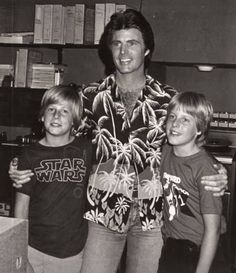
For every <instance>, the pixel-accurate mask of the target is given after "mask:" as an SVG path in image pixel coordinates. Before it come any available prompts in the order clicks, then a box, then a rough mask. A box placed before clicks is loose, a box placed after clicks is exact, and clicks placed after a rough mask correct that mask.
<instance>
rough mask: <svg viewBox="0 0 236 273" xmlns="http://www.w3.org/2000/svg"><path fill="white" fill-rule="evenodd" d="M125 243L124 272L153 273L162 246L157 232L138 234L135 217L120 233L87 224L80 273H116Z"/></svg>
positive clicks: (93, 224)
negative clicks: (125, 231)
mask: <svg viewBox="0 0 236 273" xmlns="http://www.w3.org/2000/svg"><path fill="white" fill-rule="evenodd" d="M131 217H132V216H131ZM126 241H127V255H126V270H125V272H126V273H144V272H145V273H156V272H157V269H158V264H159V258H160V255H161V249H162V246H163V240H162V234H161V230H159V229H152V230H149V231H142V228H141V223H140V219H139V217H135V220H134V221H133V223H132V224H131V225H130V228H129V230H128V232H127V233H124V234H120V233H117V232H114V231H112V230H109V229H107V228H106V227H103V226H101V225H99V224H96V223H93V222H89V233H88V238H87V242H86V245H85V248H84V257H83V263H82V268H81V272H80V273H116V271H117V268H118V265H119V262H120V259H121V256H122V252H123V250H124V247H125V243H126ZM122 273H124V272H122Z"/></svg>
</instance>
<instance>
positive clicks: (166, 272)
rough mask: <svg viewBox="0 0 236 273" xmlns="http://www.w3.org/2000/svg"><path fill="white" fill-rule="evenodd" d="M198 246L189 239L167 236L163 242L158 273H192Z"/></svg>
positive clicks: (196, 258) (198, 251)
mask: <svg viewBox="0 0 236 273" xmlns="http://www.w3.org/2000/svg"><path fill="white" fill-rule="evenodd" d="M199 253H200V247H198V246H197V245H196V244H194V243H193V242H191V241H189V240H181V239H173V238H168V239H167V240H166V242H165V243H164V247H163V249H162V254H161V258H160V264H159V270H158V273H194V272H195V271H196V267H197V263H198V258H199Z"/></svg>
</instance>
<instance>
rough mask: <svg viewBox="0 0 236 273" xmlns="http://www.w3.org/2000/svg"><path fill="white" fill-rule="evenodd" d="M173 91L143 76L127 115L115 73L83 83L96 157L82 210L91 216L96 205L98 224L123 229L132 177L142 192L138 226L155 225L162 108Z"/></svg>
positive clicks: (159, 196)
mask: <svg viewBox="0 0 236 273" xmlns="http://www.w3.org/2000/svg"><path fill="white" fill-rule="evenodd" d="M175 93H176V91H175V90H174V89H173V88H172V87H169V86H166V85H162V84H160V83H159V82H157V81H156V80H154V79H153V78H152V77H151V76H149V75H146V85H145V87H144V88H143V90H142V91H141V95H140V96H139V98H138V101H137V103H136V105H135V107H134V109H133V113H132V115H131V116H130V117H128V116H127V114H126V109H125V107H124V105H123V103H122V101H121V98H120V96H119V94H118V88H117V85H116V82H115V75H110V76H108V77H107V78H105V79H104V80H103V81H101V82H100V83H93V84H91V85H89V86H88V87H87V88H85V90H84V96H85V99H84V102H85V111H84V113H85V115H87V119H86V121H85V122H87V121H89V122H90V123H91V124H92V126H93V131H92V143H93V145H94V147H95V158H96V162H94V168H93V173H92V175H91V179H90V182H89V187H88V192H87V196H88V201H89V209H90V210H89V211H88V212H87V213H86V214H85V217H86V218H87V219H88V218H92V219H94V215H97V214H96V208H97V207H98V208H99V209H100V210H99V212H103V214H104V217H103V218H102V224H103V225H105V226H107V227H109V228H111V229H113V230H116V231H119V232H123V231H124V230H125V229H126V228H127V220H128V214H129V210H130V201H131V200H132V191H133V189H134V181H136V182H137V184H138V185H139V187H138V194H141V195H142V196H143V197H142V198H141V199H140V198H139V206H140V218H141V220H142V227H143V229H145V230H147V229H149V228H152V227H153V226H155V225H159V224H160V222H161V218H162V213H161V211H162V188H161V183H160V180H159V166H160V158H161V145H162V143H163V141H164V138H165V130H164V125H165V118H166V107H167V105H168V103H169V101H170V99H171V97H172V96H173V95H174V94H175ZM142 174H143V176H142ZM144 175H145V177H144ZM96 190H98V192H96V194H95V191H96ZM139 191H140V192H141V193H139ZM98 193H99V194H100V195H99V197H98ZM141 195H140V196H141ZM98 198H99V200H98ZM143 198H144V199H143ZM104 204H106V206H105V205H104ZM92 211H93V215H92V214H91V213H92ZM97 218H99V217H97ZM97 218H96V219H97ZM99 219H100V218H99Z"/></svg>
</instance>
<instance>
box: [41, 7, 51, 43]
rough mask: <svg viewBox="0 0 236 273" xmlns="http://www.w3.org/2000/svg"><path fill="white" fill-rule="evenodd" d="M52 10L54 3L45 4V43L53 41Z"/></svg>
mask: <svg viewBox="0 0 236 273" xmlns="http://www.w3.org/2000/svg"><path fill="white" fill-rule="evenodd" d="M52 12H53V5H49V4H48V5H44V9H43V43H44V44H51V43H52Z"/></svg>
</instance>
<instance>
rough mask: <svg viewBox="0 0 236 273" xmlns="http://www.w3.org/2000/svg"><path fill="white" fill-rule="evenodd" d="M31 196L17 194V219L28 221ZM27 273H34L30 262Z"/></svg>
mask: <svg viewBox="0 0 236 273" xmlns="http://www.w3.org/2000/svg"><path fill="white" fill-rule="evenodd" d="M29 201H30V197H29V195H26V194H24V193H21V192H17V193H16V202H15V211H14V216H15V217H16V218H21V219H28V214H29ZM26 272H27V273H34V269H33V267H32V265H31V264H30V262H29V260H28V261H27V270H26Z"/></svg>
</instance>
